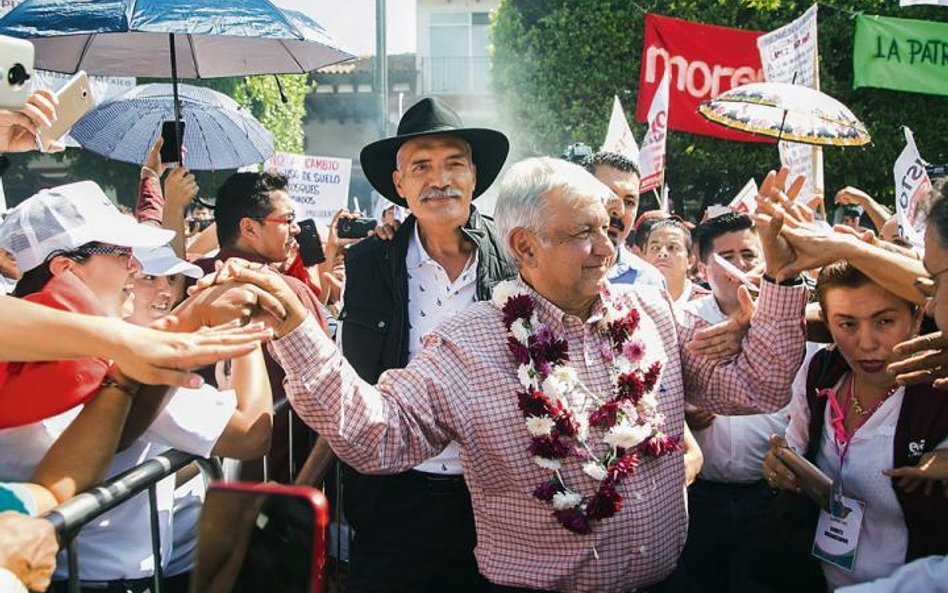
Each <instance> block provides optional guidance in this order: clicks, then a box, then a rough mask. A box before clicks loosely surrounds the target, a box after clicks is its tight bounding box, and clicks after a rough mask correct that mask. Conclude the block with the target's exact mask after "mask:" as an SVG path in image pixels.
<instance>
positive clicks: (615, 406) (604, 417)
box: [589, 400, 619, 429]
mask: <svg viewBox="0 0 948 593" xmlns="http://www.w3.org/2000/svg"><path fill="white" fill-rule="evenodd" d="M618 413H619V402H617V401H614V400H613V401H611V402H606V403H604V404H602V405H601V406H599V409H598V410H596V411H595V412H593V413H592V414H590V415H589V424H590V426H596V427H598V428H605V429H609V428H612V427H613V426H615V425H616V415H617V414H618Z"/></svg>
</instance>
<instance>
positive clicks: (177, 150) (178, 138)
mask: <svg viewBox="0 0 948 593" xmlns="http://www.w3.org/2000/svg"><path fill="white" fill-rule="evenodd" d="M177 123H178V126H177V129H176V128H175V122H173V121H166V122H162V124H161V141H162V144H161V162H162V163H180V162H181V145H182V144H183V143H184V122H183V121H179V122H177Z"/></svg>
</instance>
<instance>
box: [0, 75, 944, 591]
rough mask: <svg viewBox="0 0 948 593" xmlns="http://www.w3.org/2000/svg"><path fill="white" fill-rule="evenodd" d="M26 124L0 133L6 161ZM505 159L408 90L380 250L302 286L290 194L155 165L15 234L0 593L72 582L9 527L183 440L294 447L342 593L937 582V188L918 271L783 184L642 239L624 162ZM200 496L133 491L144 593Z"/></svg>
mask: <svg viewBox="0 0 948 593" xmlns="http://www.w3.org/2000/svg"><path fill="white" fill-rule="evenodd" d="M55 107H56V106H55V104H54V99H52V97H51V96H50V95H49V94H48V93H38V94H37V95H36V96H35V97H34V98H33V99H31V101H30V102H29V103H28V104H27V106H26V107H24V108H23V109H22V110H20V111H5V110H0V152H12V151H22V150H27V149H30V148H31V147H32V145H31V144H30V143H28V142H24V141H23V139H24V138H26V137H32V136H31V135H32V134H33V133H35V131H36V128H37V127H38V126H42V125H43V124H44V123H46V122H48V121H49V120H50V119H52V118H54V117H55ZM508 148H509V143H508V140H507V138H506V137H505V136H504V134H502V133H500V132H498V131H495V130H490V129H484V128H470V127H466V126H465V125H464V124H463V122H462V121H461V119H460V118H459V116H458V115H457V114H456V113H455V112H454V111H453V110H452V109H451V108H450V107H449V106H448V105H447V104H445V103H444V102H443V101H441V100H438V99H423V100H422V101H420V102H419V103H417V104H416V105H414V106H413V107H411V108H410V109H408V110H407V111H406V112H405V114H404V116H403V117H402V119H401V121H400V123H399V126H398V130H397V133H396V135H395V136H393V137H390V138H385V139H382V140H379V141H377V142H373V143H371V144H369V145H367V146H366V147H365V148H364V149H363V150H362V153H361V156H360V158H361V163H362V168H363V171H364V173H365V175H366V177H367V178H368V179H369V181H370V183H371V184H372V185H373V187H374V188H375V189H376V190H377V191H378V193H379V194H380V195H381V196H382V198H383V199H385V200H387V201H388V202H389V203H390V204H389V205H388V206H386V207H384V208H381V209H378V212H379V213H380V220H379V225H378V227H377V228H376V230H375V231H374V232H373V233H372V234H371V236H370V237H369V238H366V239H361V240H355V239H341V238H340V237H339V236H338V234H337V232H336V227H337V224H338V222H339V221H340V220H342V219H345V218H352V217H356V216H357V215H356V214H355V213H349V212H347V211H341V212H340V213H338V214H337V216H336V218H335V219H334V220H333V222H332V224H331V225H330V229H329V233H328V235H327V236H326V237H325V241H324V245H323V250H324V253H325V261H324V262H323V263H320V264H317V265H313V266H307V265H305V264H304V263H303V261H302V259H303V258H302V256H301V254H300V248H299V246H298V245H297V243H296V240H295V237H296V235H297V234H298V233H299V231H300V229H299V226H298V224H297V222H298V221H297V220H296V211H295V208H294V204H293V201H292V200H291V199H290V195H289V193H288V183H287V180H286V178H284V177H282V176H280V175H276V174H272V173H266V172H242V173H236V174H234V175H232V176H231V177H229V178H228V179H227V180H226V181H225V182H224V183H223V184H222V185H221V186H220V187H219V188H216V200H214V202H213V213H211V209H210V208H209V207H208V203H207V202H204V201H198V200H197V197H198V195H199V194H200V188H199V187H198V185H197V183H196V182H195V179H194V176H193V175H192V174H191V173H190V172H189V171H188V170H187V169H186V168H184V167H177V168H174V169H173V170H170V171H166V170H165V169H164V167H163V165H162V163H161V161H160V158H159V154H160V149H161V141H160V140H159V141H158V143H156V145H155V146H154V148H153V149H152V151H151V152H150V153H149V155H148V157H147V159H146V162H145V164H144V165H143V167H142V169H141V180H140V185H139V195H138V199H137V206H136V208H135V210H134V212H133V213H131V214H124V213H122V212H120V211H119V210H118V209H117V208H116V207H115V206H114V205H113V203H112V202H111V201H110V200H109V198H108V197H107V196H106V195H105V194H104V193H103V191H102V190H101V189H100V188H99V187H98V186H97V185H96V184H95V183H93V182H90V181H78V182H75V183H69V184H66V185H62V186H59V187H54V188H50V189H45V190H42V191H40V192H39V193H37V194H36V195H34V196H32V197H30V198H28V199H27V200H25V201H24V202H22V203H21V204H19V205H18V206H16V207H15V208H13V209H11V210H10V211H9V212H8V213H7V216H6V217H5V219H4V220H3V222H2V224H0V248H2V250H3V252H2V253H3V255H4V257H3V262H2V263H3V265H2V268H0V269H2V273H3V275H4V276H6V277H8V278H10V279H11V282H13V281H15V284H14V285H13V289H12V294H11V296H6V297H0V300H2V307H0V318H2V320H3V323H4V327H5V328H6V331H5V332H4V333H3V339H2V340H0V352H2V360H4V361H7V362H5V363H3V364H2V365H0V442H2V448H0V480H3V482H2V483H0V504H2V507H0V509H2V510H3V511H5V512H3V513H2V514H0V591H16V590H18V587H19V588H20V589H19V590H22V588H23V587H24V586H25V587H27V588H29V589H30V590H34V591H43V590H46V589H47V588H49V587H51V590H55V591H65V590H66V587H65V581H64V579H65V578H66V576H67V571H66V566H65V564H64V563H63V562H62V561H60V563H59V565H58V566H57V562H56V551H57V549H58V547H59V542H57V541H56V540H55V536H54V534H53V530H52V527H51V525H50V523H49V522H47V521H45V520H44V519H42V518H36V516H37V515H40V514H42V513H43V512H45V511H47V510H49V509H51V508H54V507H55V506H56V505H58V504H61V503H63V502H64V501H67V500H69V499H70V498H72V497H73V496H75V495H76V494H77V493H79V492H81V491H83V490H85V489H87V488H89V487H90V486H92V485H94V484H96V483H97V482H99V481H101V480H102V479H104V478H106V477H109V476H113V475H115V474H117V473H120V472H121V471H123V470H126V469H128V468H130V467H133V466H135V465H137V464H139V463H141V462H142V461H144V460H146V459H148V458H150V457H153V456H155V455H158V454H160V453H162V452H164V451H166V450H168V449H178V450H181V451H184V452H188V453H192V454H195V455H198V456H202V457H210V456H216V457H221V458H226V459H228V460H233V461H229V462H228V473H229V475H231V476H236V477H238V478H240V479H245V480H261V479H271V480H277V481H284V482H286V481H289V480H290V479H291V477H292V473H293V471H294V470H293V467H294V464H299V463H301V462H302V460H304V459H305V458H306V456H307V454H308V453H309V452H310V450H311V449H312V447H313V444H314V442H316V439H317V438H318V439H319V440H320V441H322V442H323V443H328V444H329V446H331V448H332V450H333V451H334V453H335V454H336V455H337V456H338V458H339V462H340V463H341V464H342V472H341V479H342V490H343V492H344V493H345V494H344V499H343V500H342V501H335V503H336V504H341V506H342V507H343V508H342V511H343V513H344V516H345V518H346V520H347V522H348V524H349V525H350V526H351V528H352V529H353V532H354V539H353V541H352V548H351V554H350V558H349V561H350V573H349V578H348V581H347V583H346V587H347V590H348V591H350V592H353V593H361V592H375V591H384V592H403V591H404V592H408V591H412V592H417V591H433V592H434V591H452V592H455V591H457V592H485V593H487V592H496V593H522V592H529V591H534V592H536V591H541V592H542V591H561V592H625V591H643V590H644V591H653V592H654V591H661V592H691V591H709V592H719V591H720V592H724V591H728V592H735V593H737V592H765V593H766V592H770V591H825V590H832V591H844V592H846V593H857V592H861V593H865V592H869V591H872V592H883V591H886V592H902V591H948V556H946V555H948V538H946V537H945V535H944V534H945V533H948V497H946V495H948V490H946V488H948V395H946V394H945V393H944V392H943V391H942V390H943V389H945V388H948V339H946V338H944V337H943V334H942V331H948V288H946V286H948V285H946V281H944V280H943V277H944V272H945V271H946V269H948V191H946V189H945V187H946V184H945V182H944V181H938V182H936V183H935V184H934V187H933V189H932V195H931V196H930V203H931V208H930V211H929V213H928V227H927V230H926V234H925V244H924V249H921V248H919V247H918V246H913V245H912V244H911V243H908V242H907V241H905V240H904V239H903V238H902V237H900V236H899V229H898V223H897V221H896V222H893V220H894V219H893V217H892V216H891V214H890V213H889V212H888V211H887V209H886V208H885V207H884V206H882V205H880V204H878V203H877V202H876V201H874V200H873V199H872V198H871V197H870V196H869V195H868V194H866V193H865V192H863V191H861V190H859V189H857V188H855V187H847V188H844V189H843V190H840V192H839V193H837V194H836V196H835V202H836V204H837V205H838V206H839V207H840V208H844V209H845V210H844V211H843V217H842V222H843V224H842V225H839V226H836V227H829V226H828V225H826V224H825V223H824V222H821V221H820V220H818V219H819V218H820V213H818V212H817V211H815V210H814V209H813V208H812V207H811V206H812V205H813V204H814V202H813V200H812V199H811V198H812V197H811V196H800V195H799V192H800V188H801V187H802V186H803V184H802V183H801V182H800V180H795V179H790V178H789V174H788V171H787V170H786V169H781V170H780V171H779V172H775V171H771V172H770V173H768V174H766V176H765V177H764V179H763V182H762V184H761V186H760V190H759V192H758V195H757V210H756V212H754V213H750V214H748V213H741V212H735V211H730V210H727V209H723V210H724V211H721V210H722V209H718V210H717V211H715V212H714V213H713V215H705V216H703V217H700V218H699V219H698V220H696V221H694V223H692V222H689V221H687V220H684V219H682V218H680V217H678V216H674V215H670V214H668V213H666V212H663V211H661V210H654V211H650V212H648V213H643V214H642V215H641V216H639V212H638V210H639V197H640V196H639V172H638V167H637V165H636V163H634V162H633V161H631V160H629V159H628V158H625V157H624V156H622V155H620V154H616V153H610V152H599V153H595V154H592V155H589V156H586V157H585V158H583V159H582V160H581V161H580V162H578V163H574V162H569V161H568V160H567V159H561V158H553V157H535V158H528V159H526V160H522V161H520V162H516V163H508V162H507V153H508ZM498 178H499V180H498ZM495 182H496V184H495ZM494 185H496V190H497V194H498V197H497V202H496V208H495V210H494V213H493V217H489V216H486V215H484V214H482V213H481V212H479V211H478V209H477V208H476V206H475V200H476V199H477V198H478V197H479V196H481V195H482V194H483V193H484V192H485V191H487V190H488V189H489V188H491V187H492V186H494ZM856 206H858V207H860V209H861V211H864V212H865V213H866V214H867V217H868V220H867V221H866V226H863V222H862V221H861V219H860V216H859V215H860V210H856V209H855V207H856ZM401 212H405V213H406V214H407V216H406V217H405V218H404V220H400V218H401V216H400V213H401ZM852 214H855V217H853V216H852ZM284 399H287V400H289V403H290V405H291V406H292V408H293V410H294V411H295V413H296V416H297V417H298V419H297V420H291V419H290V418H289V417H288V416H287V415H285V414H274V406H279V405H280V402H281V401H282V400H284ZM289 435H294V437H295V438H292V439H291V438H287V437H288V436H289ZM288 443H292V447H290V446H289V445H288ZM264 456H266V457H267V458H268V459H269V461H270V464H269V470H270V471H266V470H265V469H264V468H263V467H262V465H261V463H260V462H259V460H260V459H261V458H263V457H264ZM265 474H266V475H265ZM814 476H815V477H814ZM182 482H184V480H182ZM204 488H205V484H204V483H203V480H202V479H201V478H200V477H195V478H192V479H189V480H187V481H186V482H184V483H176V481H175V477H174V476H171V477H169V478H167V479H165V480H163V481H162V482H160V483H159V485H158V487H157V489H156V500H157V514H158V517H159V520H158V528H159V538H160V543H161V554H160V562H161V567H162V569H163V574H164V582H163V585H164V590H166V591H171V592H178V591H181V592H186V591H188V590H189V582H190V573H191V570H192V568H193V563H194V558H193V552H194V549H195V539H196V517H197V512H196V510H197V509H199V508H200V506H201V504H202V500H203V492H204ZM150 522H151V516H150V511H149V508H148V502H147V499H146V498H145V495H144V494H142V495H140V496H139V497H136V498H133V499H132V500H131V501H129V502H127V503H125V504H124V505H122V506H120V507H118V508H116V509H114V510H112V511H109V512H107V513H105V514H103V515H101V516H100V517H98V518H96V519H95V520H93V521H92V522H91V523H89V524H88V525H86V526H85V527H84V528H83V530H82V532H81V535H80V536H79V538H78V546H79V550H80V556H81V558H82V562H81V563H80V565H79V566H80V574H79V578H80V580H81V587H82V590H83V591H102V590H105V591H128V592H141V591H149V590H151V589H150V587H151V586H152V578H151V575H152V574H153V573H154V572H155V570H156V568H157V567H156V558H155V557H154V556H153V554H152V548H151V540H150V538H149V535H148V534H149V529H150ZM60 560H61V559H60ZM51 579H52V584H50V581H51Z"/></svg>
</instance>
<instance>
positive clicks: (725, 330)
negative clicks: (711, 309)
mask: <svg viewBox="0 0 948 593" xmlns="http://www.w3.org/2000/svg"><path fill="white" fill-rule="evenodd" d="M737 299H738V301H740V304H741V310H740V312H739V313H738V314H737V315H735V316H734V317H732V318H730V319H727V320H725V321H722V322H721V323H716V324H714V325H712V326H710V327H706V328H703V329H699V330H698V331H696V332H695V334H694V336H693V337H692V338H691V341H690V342H688V343H687V344H685V349H686V350H688V352H690V353H692V354H694V355H695V356H703V357H705V358H710V359H712V360H723V359H725V358H730V357H732V356H734V355H736V354H738V353H739V352H740V351H741V341H742V340H743V339H744V334H746V333H747V330H748V328H749V327H750V320H751V317H753V315H754V311H756V310H757V305H756V304H755V303H754V299H753V298H752V297H751V294H750V291H749V290H748V289H747V287H746V286H739V287H738V289H737Z"/></svg>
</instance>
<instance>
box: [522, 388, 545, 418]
mask: <svg viewBox="0 0 948 593" xmlns="http://www.w3.org/2000/svg"><path fill="white" fill-rule="evenodd" d="M517 400H518V403H519V406H520V411H521V412H523V415H524V416H545V415H546V414H549V413H550V400H549V399H547V397H546V396H545V395H543V392H542V391H537V390H536V389H531V390H530V391H521V392H520V393H518V394H517Z"/></svg>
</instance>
